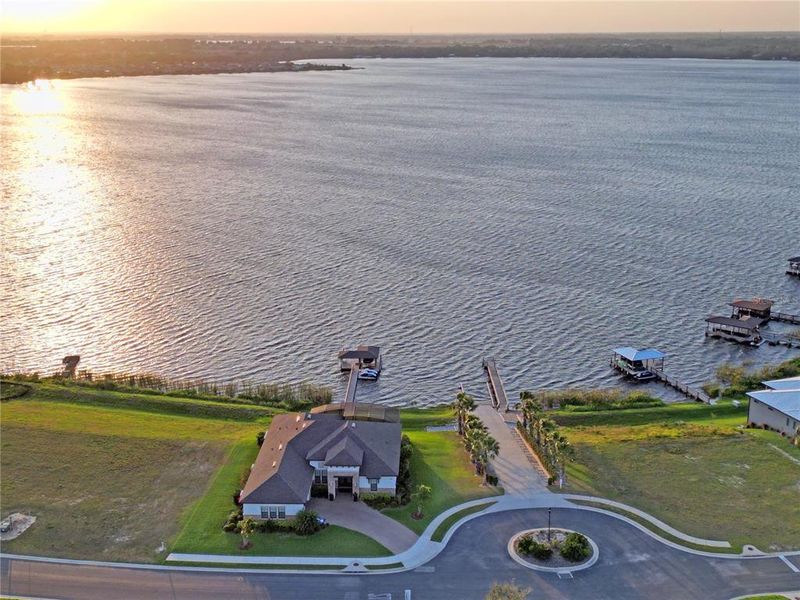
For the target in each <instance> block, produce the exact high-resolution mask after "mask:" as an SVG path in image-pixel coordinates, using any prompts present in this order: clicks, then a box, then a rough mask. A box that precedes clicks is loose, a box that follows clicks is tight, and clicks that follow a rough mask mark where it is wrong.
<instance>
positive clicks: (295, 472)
mask: <svg viewBox="0 0 800 600" xmlns="http://www.w3.org/2000/svg"><path fill="white" fill-rule="evenodd" d="M347 408H348V407H347V405H345V404H344V403H340V404H333V405H326V407H325V410H323V411H316V412H315V411H312V412H309V413H291V414H283V415H276V416H275V417H274V418H273V420H272V423H271V424H270V426H269V429H268V430H267V433H266V435H265V437H264V443H263V444H262V446H261V450H260V451H259V453H258V457H257V458H256V462H255V463H254V464H253V468H252V469H251V471H250V476H249V477H248V478H247V482H246V483H245V486H244V488H243V489H242V491H241V492H240V494H239V502H240V504H241V505H242V508H243V514H244V515H245V516H247V517H254V518H261V519H276V518H280V519H283V518H291V517H293V516H294V515H296V514H297V513H298V512H299V511H300V510H302V509H303V507H304V506H305V504H306V502H308V501H309V500H310V499H311V487H312V485H314V484H316V485H324V486H327V493H328V498H329V499H330V500H334V499H335V498H336V497H337V495H338V494H340V493H345V494H348V495H352V496H353V497H354V498H356V499H357V498H358V496H359V494H360V493H361V492H369V491H372V492H384V493H389V494H394V493H396V490H397V475H398V472H399V468H400V437H401V433H400V420H399V415H398V414H397V413H396V411H377V410H366V411H353V410H347ZM359 414H368V415H369V419H368V420H367V419H363V420H362V419H360V418H359V416H358V415H359ZM376 414H379V415H381V417H382V418H380V419H376V418H375V415H376Z"/></svg>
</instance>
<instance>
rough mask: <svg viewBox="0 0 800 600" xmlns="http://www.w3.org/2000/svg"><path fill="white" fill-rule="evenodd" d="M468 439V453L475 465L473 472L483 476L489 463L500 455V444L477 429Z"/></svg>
mask: <svg viewBox="0 0 800 600" xmlns="http://www.w3.org/2000/svg"><path fill="white" fill-rule="evenodd" d="M468 437H469V448H468V451H469V453H470V456H471V458H472V462H473V463H474V464H475V472H476V473H477V474H478V475H484V474H485V473H486V466H487V465H488V464H489V461H490V460H492V459H493V458H495V457H496V456H497V455H498V454H499V453H500V444H499V443H498V442H497V440H496V439H494V438H493V437H492V436H491V435H489V434H488V433H487V432H485V431H481V430H477V429H476V430H473V431H471V432H470V433H469V434H468Z"/></svg>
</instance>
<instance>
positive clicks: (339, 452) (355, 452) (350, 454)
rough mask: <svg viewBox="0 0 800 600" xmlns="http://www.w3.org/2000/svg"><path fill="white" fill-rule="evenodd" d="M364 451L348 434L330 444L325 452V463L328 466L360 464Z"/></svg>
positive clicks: (353, 465)
mask: <svg viewBox="0 0 800 600" xmlns="http://www.w3.org/2000/svg"><path fill="white" fill-rule="evenodd" d="M363 460H364V451H363V450H362V449H361V447H360V446H359V445H358V444H357V443H356V442H355V441H353V438H351V437H350V436H349V435H345V436H344V437H343V438H342V439H341V440H339V441H338V442H336V444H334V445H333V446H331V447H330V448H329V449H328V451H327V452H326V453H325V465H326V466H328V467H355V466H361V463H362V462H363Z"/></svg>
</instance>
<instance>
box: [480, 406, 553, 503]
mask: <svg viewBox="0 0 800 600" xmlns="http://www.w3.org/2000/svg"><path fill="white" fill-rule="evenodd" d="M475 414H476V415H477V416H478V417H480V419H481V420H482V421H483V423H484V425H486V428H487V429H488V430H489V433H490V434H491V436H492V437H493V438H494V439H496V440H497V442H498V443H499V444H500V454H499V455H498V456H497V458H495V459H494V460H493V461H492V464H493V465H494V469H495V472H496V473H497V477H498V478H499V479H500V485H502V486H503V488H504V489H505V491H506V494H507V495H509V496H516V497H525V498H527V497H530V496H533V495H534V494H541V493H542V492H547V491H548V489H547V476H546V475H545V474H544V471H542V469H541V467H540V466H539V465H538V464H537V463H535V462H534V460H533V459H532V458H531V457H530V456H529V452H528V450H526V449H525V447H524V446H523V444H522V441H521V439H520V437H519V435H517V432H516V431H514V427H515V426H516V415H515V414H514V413H505V412H502V411H501V412H498V411H496V410H495V409H494V408H492V406H491V405H490V404H488V403H481V404H479V405H478V407H477V408H476V409H475Z"/></svg>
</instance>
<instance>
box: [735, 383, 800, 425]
mask: <svg viewBox="0 0 800 600" xmlns="http://www.w3.org/2000/svg"><path fill="white" fill-rule="evenodd" d="M747 395H748V396H750V398H752V399H753V400H757V401H758V402H761V403H762V404H765V405H767V406H769V407H770V408H773V409H775V410H777V411H778V412H782V413H783V414H785V415H786V416H787V417H792V418H793V419H798V420H800V389H798V390H760V391H757V392H747Z"/></svg>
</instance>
